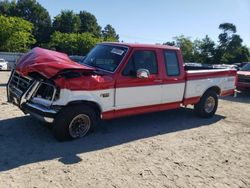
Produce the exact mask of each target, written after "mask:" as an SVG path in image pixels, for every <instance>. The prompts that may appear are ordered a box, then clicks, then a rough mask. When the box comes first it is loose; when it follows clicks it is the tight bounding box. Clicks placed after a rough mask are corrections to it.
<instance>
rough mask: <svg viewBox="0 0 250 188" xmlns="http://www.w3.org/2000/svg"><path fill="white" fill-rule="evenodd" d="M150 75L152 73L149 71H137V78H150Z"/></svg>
mask: <svg viewBox="0 0 250 188" xmlns="http://www.w3.org/2000/svg"><path fill="white" fill-rule="evenodd" d="M149 75H150V73H149V70H147V69H138V70H137V71H136V77H137V78H149Z"/></svg>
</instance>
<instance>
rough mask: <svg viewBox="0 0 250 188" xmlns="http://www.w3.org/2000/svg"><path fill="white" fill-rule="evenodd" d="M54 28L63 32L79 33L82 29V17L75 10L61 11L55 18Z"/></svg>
mask: <svg viewBox="0 0 250 188" xmlns="http://www.w3.org/2000/svg"><path fill="white" fill-rule="evenodd" d="M53 30H54V31H59V32H62V33H77V32H79V30H80V18H79V16H78V15H76V14H75V13H74V12H73V11H70V10H64V11H61V13H60V14H59V15H57V16H56V17H55V18H54V21H53Z"/></svg>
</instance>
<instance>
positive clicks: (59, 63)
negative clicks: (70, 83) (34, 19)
mask: <svg viewBox="0 0 250 188" xmlns="http://www.w3.org/2000/svg"><path fill="white" fill-rule="evenodd" d="M16 70H17V71H18V72H19V73H20V74H22V75H23V76H27V75H28V74H29V73H31V72H38V73H40V74H41V75H43V76H44V77H46V78H51V77H53V76H55V75H57V74H58V73H59V72H61V71H64V70H75V71H80V72H86V73H89V72H93V71H94V70H95V68H91V67H87V66H84V65H81V64H78V63H76V62H74V61H72V60H71V59H70V58H69V57H68V56H67V55H66V54H64V53H60V52H56V51H52V50H47V49H43V48H39V47H36V48H33V49H32V50H30V51H29V52H28V53H26V54H24V55H23V56H22V57H21V58H20V59H19V61H18V63H17V65H16Z"/></svg>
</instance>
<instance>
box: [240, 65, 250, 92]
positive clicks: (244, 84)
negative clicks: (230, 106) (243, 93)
mask: <svg viewBox="0 0 250 188" xmlns="http://www.w3.org/2000/svg"><path fill="white" fill-rule="evenodd" d="M237 76H238V82H237V89H238V90H246V89H248V90H250V63H247V64H245V65H244V66H243V67H242V68H241V69H240V71H238V72H237Z"/></svg>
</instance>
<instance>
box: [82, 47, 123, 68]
mask: <svg viewBox="0 0 250 188" xmlns="http://www.w3.org/2000/svg"><path fill="white" fill-rule="evenodd" d="M127 50H128V48H126V47H121V46H115V45H105V44H99V45H97V46H96V47H95V48H93V49H92V50H91V51H90V52H89V53H88V55H87V56H86V57H85V58H84V59H83V60H82V61H81V63H83V64H85V65H89V66H92V67H96V68H100V69H103V70H107V71H111V72H114V71H115V69H116V68H117V67H118V65H119V64H120V63H121V61H122V59H123V57H124V56H125V54H126V52H127Z"/></svg>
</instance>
